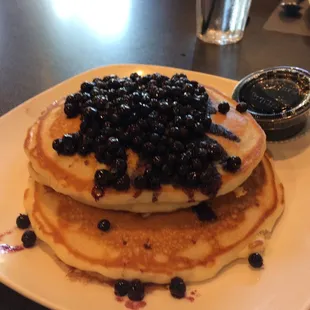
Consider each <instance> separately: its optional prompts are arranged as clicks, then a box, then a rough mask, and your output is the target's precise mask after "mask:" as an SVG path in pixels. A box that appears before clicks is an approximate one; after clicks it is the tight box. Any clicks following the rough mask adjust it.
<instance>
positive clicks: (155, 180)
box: [148, 174, 160, 190]
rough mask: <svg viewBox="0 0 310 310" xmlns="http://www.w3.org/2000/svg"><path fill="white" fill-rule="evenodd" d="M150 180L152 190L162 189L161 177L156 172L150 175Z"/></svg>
mask: <svg viewBox="0 0 310 310" xmlns="http://www.w3.org/2000/svg"><path fill="white" fill-rule="evenodd" d="M148 180H149V187H150V189H152V190H157V189H160V177H159V176H158V175H156V174H151V175H150V176H149V177H148Z"/></svg>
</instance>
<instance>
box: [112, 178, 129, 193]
mask: <svg viewBox="0 0 310 310" xmlns="http://www.w3.org/2000/svg"><path fill="white" fill-rule="evenodd" d="M129 187H130V178H129V176H128V174H124V175H123V176H121V177H120V178H118V179H117V180H116V182H115V183H114V188H115V189H116V190H117V191H125V190H127V189H129Z"/></svg>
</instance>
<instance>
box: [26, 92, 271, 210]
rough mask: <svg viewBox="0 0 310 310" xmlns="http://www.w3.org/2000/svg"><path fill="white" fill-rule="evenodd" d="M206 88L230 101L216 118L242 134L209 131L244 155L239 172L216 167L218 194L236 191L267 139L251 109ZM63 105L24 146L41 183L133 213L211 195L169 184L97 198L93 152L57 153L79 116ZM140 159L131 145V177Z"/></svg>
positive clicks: (216, 97)
mask: <svg viewBox="0 0 310 310" xmlns="http://www.w3.org/2000/svg"><path fill="white" fill-rule="evenodd" d="M206 89H207V92H208V94H209V97H210V98H211V101H212V104H213V106H214V107H217V105H218V103H219V102H221V101H228V102H229V104H230V107H231V108H230V111H229V113H227V114H226V115H223V114H221V113H216V114H213V115H212V121H213V123H214V124H218V125H222V126H224V128H226V129H227V130H229V131H231V132H232V133H233V134H235V135H236V136H237V137H239V138H240V142H236V141H232V140H229V139H227V138H225V137H223V136H218V135H214V134H209V133H208V136H209V137H211V138H212V139H214V140H216V141H217V142H218V143H219V144H220V145H221V146H222V147H223V148H224V149H225V150H226V152H227V153H228V155H229V156H239V157H240V158H241V160H242V165H241V168H240V169H239V171H238V172H236V173H229V172H226V171H224V170H223V169H222V167H221V166H220V165H218V166H217V170H218V171H219V173H220V174H221V176H222V185H221V187H220V189H219V191H218V192H217V195H218V196H220V195H224V194H226V193H229V192H230V191H232V190H234V189H235V188H236V187H238V186H239V185H240V184H242V183H243V182H244V181H245V180H246V179H247V178H248V177H249V176H250V174H251V173H252V171H253V169H254V168H255V167H256V166H257V165H258V163H259V162H260V161H261V159H262V157H263V154H264V152H265V150H266V139H265V134H264V132H263V131H262V129H261V128H260V127H259V125H258V124H257V123H256V122H255V120H254V119H253V118H252V116H251V115H250V114H249V113H242V114H241V113H239V112H237V111H236V110H235V107H236V102H235V101H233V100H232V99H230V98H228V97H226V96H225V95H223V94H222V93H220V92H219V91H217V90H215V89H211V88H206ZM63 104H64V100H60V101H59V102H55V103H54V104H52V105H51V106H50V107H49V108H48V109H47V110H46V111H45V112H44V113H43V115H42V116H41V117H40V118H39V120H38V121H37V122H36V123H35V124H34V125H33V126H32V127H31V128H30V129H29V131H28V133H27V137H26V140H25V143H24V149H25V152H26V154H27V156H28V158H29V161H30V172H31V176H32V177H33V178H34V179H35V180H36V181H37V182H39V183H42V184H44V185H47V186H49V187H51V188H53V189H54V190H55V191H57V192H59V193H62V194H65V195H68V196H70V197H72V198H74V199H75V200H77V201H80V202H83V203H85V204H88V205H92V206H95V207H98V208H103V209H111V210H125V211H132V212H171V211H174V210H177V209H180V208H186V207H189V206H191V205H193V203H195V202H199V201H203V200H206V199H208V198H210V197H208V196H207V195H204V194H202V193H201V192H200V191H198V190H187V189H184V188H183V189H182V188H175V187H173V186H172V185H169V184H168V185H163V186H162V187H161V190H160V191H157V192H153V191H151V190H144V191H142V192H141V191H137V190H136V189H135V188H133V187H131V188H130V189H129V190H127V191H125V192H119V191H116V190H114V189H112V188H107V189H105V192H104V196H103V197H102V198H100V199H97V200H96V199H94V197H93V196H92V194H91V191H92V188H93V185H94V181H93V179H94V173H95V171H96V170H97V169H103V168H107V167H106V165H104V164H100V163H99V162H97V161H96V159H95V157H94V154H90V155H88V156H86V157H81V156H79V155H73V156H59V155H58V154H57V153H56V152H55V151H54V150H53V148H52V142H53V140H54V139H56V138H59V137H62V136H63V135H64V134H65V133H70V132H76V131H78V130H79V125H80V119H79V118H73V119H67V118H66V115H65V114H64V112H63ZM137 163H138V155H137V154H136V153H134V152H133V151H131V150H129V151H128V163H127V165H128V174H129V176H132V175H134V174H135V172H136V171H137V169H138V168H137Z"/></svg>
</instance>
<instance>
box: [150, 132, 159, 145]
mask: <svg viewBox="0 0 310 310" xmlns="http://www.w3.org/2000/svg"><path fill="white" fill-rule="evenodd" d="M150 141H151V142H152V143H158V142H159V141H160V135H159V134H158V133H156V132H154V133H152V134H151V136H150Z"/></svg>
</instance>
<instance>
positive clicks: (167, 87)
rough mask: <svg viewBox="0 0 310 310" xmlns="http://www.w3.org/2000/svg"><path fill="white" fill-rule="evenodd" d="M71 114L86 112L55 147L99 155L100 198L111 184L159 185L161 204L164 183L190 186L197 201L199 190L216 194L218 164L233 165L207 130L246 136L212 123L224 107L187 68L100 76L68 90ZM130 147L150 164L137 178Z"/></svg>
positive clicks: (156, 189)
mask: <svg viewBox="0 0 310 310" xmlns="http://www.w3.org/2000/svg"><path fill="white" fill-rule="evenodd" d="M227 104H228V103H226V105H227ZM228 108H229V106H228ZM228 110H229V109H228ZM64 112H65V114H66V115H67V117H68V118H74V117H81V124H80V130H79V132H76V133H73V134H65V135H64V136H63V137H60V138H59V139H56V140H54V142H53V148H54V150H55V151H57V153H58V154H59V155H63V156H71V155H73V154H76V153H77V154H79V155H80V156H87V155H88V154H90V153H94V154H95V157H96V159H97V161H98V162H100V163H104V164H105V165H106V166H107V167H108V168H107V169H100V170H97V171H96V172H95V175H94V188H93V190H92V195H93V197H94V199H95V200H98V199H100V198H101V197H103V195H104V191H105V189H107V188H113V189H115V190H117V191H126V190H128V189H129V188H130V187H133V188H134V189H135V190H134V192H135V193H134V194H133V195H134V196H136V197H138V196H139V194H140V192H141V191H143V190H151V191H153V193H154V194H153V198H152V201H153V202H156V201H157V200H158V195H159V194H160V191H161V186H162V185H164V184H172V185H173V186H176V187H181V188H186V189H187V193H188V196H189V200H190V201H192V200H193V198H192V194H191V193H192V191H193V190H200V191H201V192H202V193H204V194H208V195H209V196H215V195H216V193H217V191H218V189H219V188H220V186H221V176H220V174H219V173H218V171H217V169H216V163H218V164H222V165H223V167H226V168H227V170H229V168H230V166H231V165H227V164H226V163H225V161H226V159H227V154H226V152H225V150H224V149H223V148H222V146H221V145H220V144H219V143H217V141H215V140H213V139H211V138H209V137H208V136H206V133H211V134H215V135H219V136H222V137H224V138H226V139H229V140H232V141H235V142H239V141H240V139H239V138H238V137H237V136H236V135H234V134H233V133H232V132H230V131H228V130H227V129H225V128H224V127H223V126H220V125H216V124H213V123H212V115H213V114H215V113H217V111H216V109H215V108H214V107H213V106H212V103H211V100H210V98H209V95H208V94H207V92H206V89H205V88H204V87H203V86H202V85H200V84H199V83H198V82H196V81H192V80H189V79H188V78H187V76H186V75H185V74H175V75H174V76H172V77H171V78H168V77H167V76H164V75H161V74H158V73H154V74H151V75H150V74H149V75H146V76H139V75H138V74H137V73H132V74H131V75H130V77H125V78H119V77H117V76H115V75H110V76H106V77H104V78H103V79H100V78H96V79H94V80H93V82H84V83H82V84H81V89H80V92H78V93H75V94H72V95H69V96H67V98H66V101H65V105H64ZM228 113H229V112H228ZM129 149H131V150H132V151H134V152H135V153H136V154H137V155H138V157H139V162H140V163H143V165H140V166H141V167H139V169H137V171H136V173H135V174H134V176H131V177H129V175H128V171H127V168H128V167H127V165H128V158H127V156H128V150H129ZM235 166H236V165H235ZM237 168H238V167H237ZM231 171H232V172H235V171H236V169H235V168H234V170H231Z"/></svg>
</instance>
